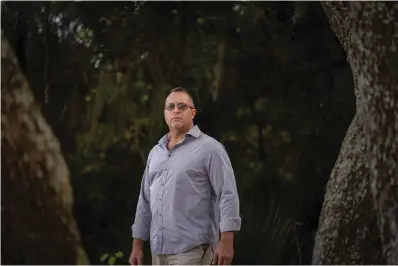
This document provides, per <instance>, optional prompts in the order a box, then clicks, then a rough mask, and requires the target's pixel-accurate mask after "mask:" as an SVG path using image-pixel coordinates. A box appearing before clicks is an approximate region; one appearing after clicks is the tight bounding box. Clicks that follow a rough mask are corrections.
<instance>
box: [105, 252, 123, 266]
mask: <svg viewBox="0 0 398 266" xmlns="http://www.w3.org/2000/svg"><path fill="white" fill-rule="evenodd" d="M123 257H124V254H123V252H122V251H117V252H115V253H114V254H109V253H104V254H102V256H101V258H100V261H101V262H105V261H107V263H108V265H115V263H116V261H117V259H118V258H123Z"/></svg>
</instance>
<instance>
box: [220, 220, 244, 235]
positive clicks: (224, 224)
mask: <svg viewBox="0 0 398 266" xmlns="http://www.w3.org/2000/svg"><path fill="white" fill-rule="evenodd" d="M240 226H241V218H221V221H220V231H221V233H222V232H229V231H239V230H240Z"/></svg>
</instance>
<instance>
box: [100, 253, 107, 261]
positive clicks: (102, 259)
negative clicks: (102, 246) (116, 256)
mask: <svg viewBox="0 0 398 266" xmlns="http://www.w3.org/2000/svg"><path fill="white" fill-rule="evenodd" d="M108 257H109V254H108V253H105V254H102V256H101V258H100V261H104V260H106V259H107V258H108Z"/></svg>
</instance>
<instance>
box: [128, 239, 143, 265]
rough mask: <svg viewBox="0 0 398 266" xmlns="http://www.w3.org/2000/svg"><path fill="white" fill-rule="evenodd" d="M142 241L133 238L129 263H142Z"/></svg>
mask: <svg viewBox="0 0 398 266" xmlns="http://www.w3.org/2000/svg"><path fill="white" fill-rule="evenodd" d="M142 247H143V241H142V240H141V239H134V241H133V249H132V251H131V255H130V259H129V262H130V265H142V262H143V260H144V252H143V251H142Z"/></svg>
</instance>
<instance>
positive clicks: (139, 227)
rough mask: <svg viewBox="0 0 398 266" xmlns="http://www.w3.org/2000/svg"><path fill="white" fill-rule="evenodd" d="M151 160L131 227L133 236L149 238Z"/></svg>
mask: <svg viewBox="0 0 398 266" xmlns="http://www.w3.org/2000/svg"><path fill="white" fill-rule="evenodd" d="M148 169H149V160H148V162H147V165H146V167H145V171H144V175H143V178H142V181H141V188H140V195H139V198H138V203H137V209H136V213H135V219H134V224H133V225H132V227H131V230H132V236H133V238H138V239H142V240H148V238H149V234H150V225H151V219H152V214H151V209H150V203H149V198H150V195H149V186H150V184H149V177H148Z"/></svg>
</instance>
